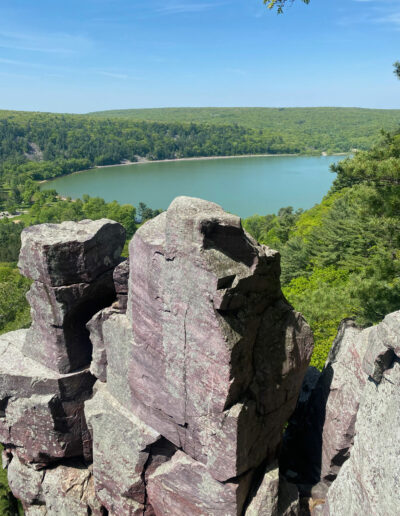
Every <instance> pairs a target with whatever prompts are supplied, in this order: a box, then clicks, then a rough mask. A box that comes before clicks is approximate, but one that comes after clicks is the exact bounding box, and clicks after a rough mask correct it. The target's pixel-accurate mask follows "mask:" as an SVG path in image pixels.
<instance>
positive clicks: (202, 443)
mask: <svg viewBox="0 0 400 516" xmlns="http://www.w3.org/2000/svg"><path fill="white" fill-rule="evenodd" d="M279 274H280V266H279V255H278V254H277V253H276V252H275V251H272V250H270V249H268V248H266V247H263V246H259V245H258V244H257V243H256V242H255V241H254V240H253V239H252V238H251V237H250V236H249V235H247V234H246V233H245V232H244V231H243V229H242V227H241V224H240V219H239V218H238V217H236V216H234V215H230V214H227V213H225V212H224V211H223V210H222V208H220V207H219V206H217V205H216V204H213V203H209V202H206V201H201V200H199V199H192V198H186V197H180V198H177V199H175V201H173V203H172V204H171V206H170V207H169V209H168V211H167V212H165V213H163V214H161V215H160V216H158V217H157V218H155V219H153V220H152V221H150V222H148V223H146V224H145V225H144V226H142V227H141V228H140V229H139V231H138V232H137V233H136V234H135V236H134V238H133V240H132V242H131V244H130V278H129V284H130V290H129V300H128V310H127V315H128V317H129V319H130V321H131V324H132V331H133V335H132V337H133V338H132V341H131V346H130V352H129V356H128V357H127V363H128V364H129V372H128V379H129V387H130V390H131V396H132V404H133V405H132V406H136V407H137V406H140V407H141V410H142V411H141V414H140V417H141V418H142V419H144V420H145V421H146V422H147V424H151V425H153V427H154V428H156V429H157V431H159V432H160V433H161V434H162V435H165V434H166V432H165V431H164V429H163V427H162V426H161V424H162V423H160V425H158V426H156V425H155V423H154V422H150V416H151V418H154V412H155V411H156V412H158V413H160V414H161V416H160V419H163V418H164V417H165V418H167V419H168V420H169V421H170V423H172V424H175V425H176V427H177V431H178V432H179V435H180V443H176V442H175V444H178V445H179V446H181V447H182V448H183V450H184V451H186V452H187V453H188V454H189V455H191V456H192V457H193V458H195V459H196V460H199V461H200V462H202V463H204V464H206V465H207V467H208V468H209V470H210V472H211V474H212V475H214V477H215V478H216V479H218V480H220V481H225V480H228V479H229V478H233V477H237V476H239V475H241V474H242V473H244V472H245V471H247V470H249V469H250V468H253V467H256V466H258V465H259V464H260V463H261V462H262V461H263V460H264V459H265V458H266V457H270V458H274V457H275V456H276V453H277V448H278V446H279V444H280V440H281V431H282V427H283V424H284V423H285V421H286V420H287V418H288V417H289V415H290V413H291V412H292V410H293V408H294V406H295V403H296V400H297V395H298V391H299V388H300V385H301V382H302V379H303V376H304V373H305V371H306V369H307V366H308V362H309V358H310V355H311V352H312V347H313V345H312V335H311V331H310V329H309V327H308V325H307V324H306V323H305V322H304V320H303V319H302V317H301V316H300V315H299V314H296V313H295V312H294V311H293V310H292V309H291V307H290V306H289V305H288V304H287V303H286V302H285V300H284V298H283V295H282V293H281V290H280V284H279ZM143 407H148V412H149V414H150V415H149V419H147V420H146V416H145V410H143ZM168 438H169V437H168Z"/></svg>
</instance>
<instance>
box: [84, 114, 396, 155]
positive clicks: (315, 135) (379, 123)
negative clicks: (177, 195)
mask: <svg viewBox="0 0 400 516" xmlns="http://www.w3.org/2000/svg"><path fill="white" fill-rule="evenodd" d="M90 115H91V116H96V117H101V118H104V117H107V118H120V119H124V120H136V121H149V122H167V123H171V122H181V123H183V122H193V123H196V124H203V123H207V124H218V125H221V124H237V125H240V126H243V127H247V128H251V129H261V130H265V131H272V132H273V133H274V132H275V133H276V134H280V135H282V137H283V138H284V139H285V141H286V140H287V141H291V142H293V143H296V144H297V145H298V144H299V143H300V146H301V147H302V148H304V144H305V143H306V142H307V145H306V146H307V147H308V148H309V149H312V148H314V149H318V150H321V151H327V152H347V151H348V150H350V149H352V148H357V149H369V148H371V147H372V146H373V145H374V144H375V143H376V142H377V138H378V136H379V132H380V130H381V129H385V130H386V131H391V130H394V129H397V127H398V126H399V122H400V110H396V109H390V110H389V109H361V108H336V107H317V108H258V107H256V108H243V107H237V108H158V109H123V110H112V111H98V112H94V113H90Z"/></svg>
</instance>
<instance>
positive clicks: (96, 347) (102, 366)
mask: <svg viewBox="0 0 400 516" xmlns="http://www.w3.org/2000/svg"><path fill="white" fill-rule="evenodd" d="M115 313H117V311H116V310H115V309H114V308H105V309H104V310H101V311H100V312H97V314H96V315H94V316H93V317H92V319H90V321H89V322H88V323H87V325H86V327H87V329H88V330H89V332H90V341H91V343H92V346H93V350H92V363H91V364H90V372H91V373H92V374H93V375H94V376H95V377H96V378H98V379H99V380H100V381H101V382H106V381H107V344H106V342H105V341H104V335H103V325H104V322H105V321H106V320H107V319H108V318H109V317H111V315H113V314H115Z"/></svg>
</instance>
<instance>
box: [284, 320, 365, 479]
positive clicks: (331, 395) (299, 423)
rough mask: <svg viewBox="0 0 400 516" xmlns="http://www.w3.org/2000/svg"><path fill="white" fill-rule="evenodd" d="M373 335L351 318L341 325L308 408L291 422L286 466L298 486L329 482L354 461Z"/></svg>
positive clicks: (286, 449) (298, 413)
mask: <svg viewBox="0 0 400 516" xmlns="http://www.w3.org/2000/svg"><path fill="white" fill-rule="evenodd" d="M368 332H369V330H364V332H362V330H361V329H360V328H358V327H357V326H356V325H355V323H354V321H352V320H345V321H343V322H342V323H341V325H340V327H339V330H338V335H337V337H336V339H335V341H334V343H333V345H332V349H331V351H330V354H329V356H328V359H327V362H326V364H325V367H324V370H323V371H322V374H321V376H320V377H319V379H318V382H317V384H316V386H315V387H314V389H313V390H312V392H311V395H310V398H309V401H308V403H307V405H306V407H304V406H300V408H299V411H296V412H295V414H294V420H292V421H290V423H289V436H288V439H287V440H286V441H285V451H284V455H283V458H282V461H281V463H282V465H283V467H284V470H285V469H287V468H289V469H291V470H294V471H295V472H296V473H297V474H298V478H297V479H296V481H297V482H298V483H301V484H311V485H312V484H316V483H318V482H319V480H320V479H323V481H324V482H327V483H330V482H331V481H332V480H334V478H335V477H336V475H337V473H338V471H339V469H340V467H341V466H342V464H343V463H344V461H345V460H347V458H348V457H349V453H350V449H351V447H352V444H353V439H354V431H355V430H354V425H355V421H356V417H357V411H358V407H359V403H360V398H361V395H362V391H363V388H364V385H365V381H366V377H365V375H364V373H363V371H362V365H361V364H362V358H363V354H364V352H365V349H366V347H367V338H368Z"/></svg>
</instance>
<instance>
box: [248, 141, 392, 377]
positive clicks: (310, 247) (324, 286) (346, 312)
mask: <svg viewBox="0 0 400 516" xmlns="http://www.w3.org/2000/svg"><path fill="white" fill-rule="evenodd" d="M399 141H400V140H399V135H398V134H396V133H395V134H393V135H386V138H385V141H384V142H383V143H382V144H380V145H379V146H377V147H376V148H373V149H372V150H371V151H369V152H360V153H357V154H356V155H355V156H354V157H353V158H349V159H347V160H345V161H343V162H341V163H340V164H339V166H337V167H335V171H336V172H337V179H336V181H335V184H334V187H333V189H332V191H331V192H330V194H329V195H328V196H327V197H326V198H325V199H324V200H323V201H322V202H321V203H320V204H318V205H316V206H314V207H313V208H312V209H310V210H307V211H305V212H303V213H298V214H293V213H290V218H288V214H289V211H288V209H287V208H286V209H285V210H281V211H280V213H278V215H277V216H274V215H267V216H265V217H260V216H254V217H250V218H249V219H247V220H246V221H244V226H245V228H246V229H247V230H248V231H250V232H251V233H252V234H253V235H254V236H255V237H256V238H257V239H258V240H260V241H261V242H262V243H264V244H267V245H272V246H273V247H276V248H278V249H279V250H280V252H281V256H282V282H283V291H284V293H285V295H286V296H287V298H288V300H289V301H290V302H291V303H292V304H293V306H294V307H295V308H296V309H297V310H299V311H301V312H302V313H303V314H304V316H305V317H306V319H307V320H308V321H309V323H310V324H311V327H312V329H313V331H314V335H315V342H316V346H315V351H314V354H313V357H312V364H313V365H315V366H317V367H319V368H322V367H323V364H324V362H325V359H326V356H327V354H328V351H329V349H330V346H331V344H332V341H333V339H334V337H335V335H336V331H337V327H338V324H339V322H340V321H341V319H343V318H346V317H352V318H355V319H356V320H357V322H358V323H359V324H361V325H364V326H368V325H371V324H376V323H378V322H380V321H381V320H382V319H383V318H384V316H385V315H386V314H388V313H390V312H393V311H395V310H399V309H400V184H399V183H398V181H397V180H393V178H395V177H396V175H395V174H396V166H395V165H393V166H391V167H390V168H388V167H387V166H386V163H390V164H392V163H393V162H396V160H397V159H398V156H399V155H400V153H399ZM388 170H390V172H389V173H388ZM388 178H390V181H389V180H388ZM282 226H283V228H284V229H285V230H284V231H279V230H278V231H277V230H276V228H280V227H282Z"/></svg>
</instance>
